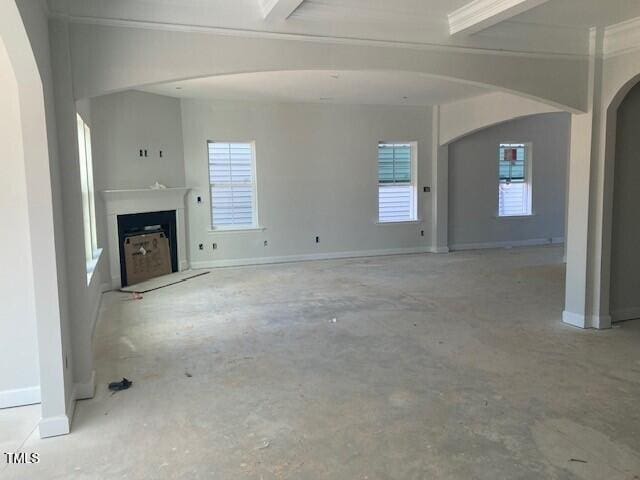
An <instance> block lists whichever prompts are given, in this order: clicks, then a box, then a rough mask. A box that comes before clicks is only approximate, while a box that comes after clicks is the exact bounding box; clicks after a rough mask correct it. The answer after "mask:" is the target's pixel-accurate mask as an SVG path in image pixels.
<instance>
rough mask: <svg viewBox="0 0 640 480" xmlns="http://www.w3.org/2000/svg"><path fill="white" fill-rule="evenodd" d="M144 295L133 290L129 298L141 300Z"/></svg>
mask: <svg viewBox="0 0 640 480" xmlns="http://www.w3.org/2000/svg"><path fill="white" fill-rule="evenodd" d="M143 298H144V297H143V296H142V294H141V293H138V292H133V293H132V294H131V300H142V299H143Z"/></svg>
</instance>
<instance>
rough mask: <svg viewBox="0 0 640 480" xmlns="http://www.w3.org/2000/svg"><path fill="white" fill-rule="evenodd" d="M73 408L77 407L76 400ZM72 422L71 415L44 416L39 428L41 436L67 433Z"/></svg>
mask: <svg viewBox="0 0 640 480" xmlns="http://www.w3.org/2000/svg"><path fill="white" fill-rule="evenodd" d="M73 408H75V400H73V407H72V411H73ZM70 426H71V422H70V421H69V416H68V414H67V415H60V416H57V417H49V418H43V419H42V420H40V424H39V425H38V430H39V432H40V438H49V437H57V436H59V435H66V434H68V433H69V432H70Z"/></svg>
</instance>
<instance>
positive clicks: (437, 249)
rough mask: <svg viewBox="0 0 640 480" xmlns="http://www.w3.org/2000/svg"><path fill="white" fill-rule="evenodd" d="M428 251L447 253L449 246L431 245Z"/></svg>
mask: <svg viewBox="0 0 640 480" xmlns="http://www.w3.org/2000/svg"><path fill="white" fill-rule="evenodd" d="M429 251H430V252H431V253H449V247H431V248H430V249H429Z"/></svg>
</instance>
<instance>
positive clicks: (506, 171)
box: [498, 143, 532, 217]
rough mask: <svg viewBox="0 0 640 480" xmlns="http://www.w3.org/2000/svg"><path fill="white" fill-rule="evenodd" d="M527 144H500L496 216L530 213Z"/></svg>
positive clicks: (528, 153) (528, 154)
mask: <svg viewBox="0 0 640 480" xmlns="http://www.w3.org/2000/svg"><path fill="white" fill-rule="evenodd" d="M529 150H530V149H529V146H528V145H527V144H521V143H516V144H509V143H507V144H501V145H500V149H499V153H498V156H499V158H498V169H499V172H500V174H499V175H500V183H499V186H498V216H500V217H515V216H524V215H531V211H532V210H531V178H530V177H531V175H530V161H531V159H530V152H529Z"/></svg>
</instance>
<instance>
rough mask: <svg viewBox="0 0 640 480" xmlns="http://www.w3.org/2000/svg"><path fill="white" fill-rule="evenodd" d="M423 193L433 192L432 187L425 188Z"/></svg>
mask: <svg viewBox="0 0 640 480" xmlns="http://www.w3.org/2000/svg"><path fill="white" fill-rule="evenodd" d="M422 191H423V192H424V193H429V192H430V191H431V187H423V189H422Z"/></svg>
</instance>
